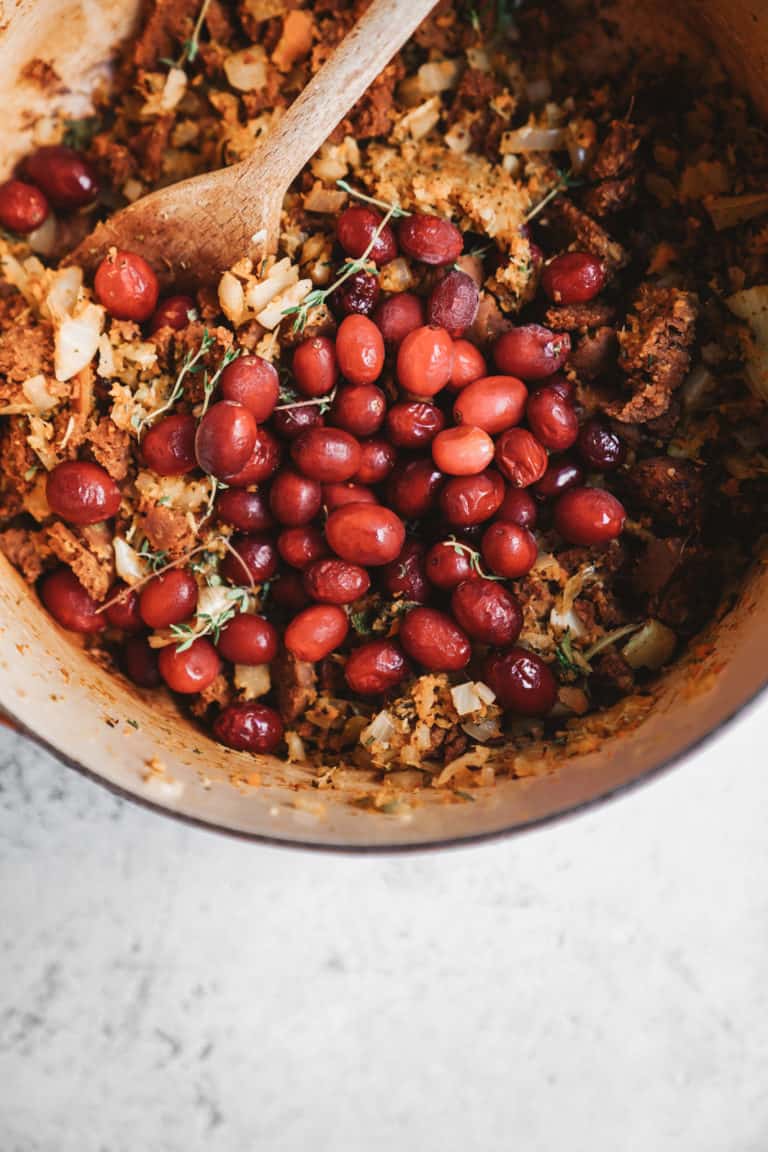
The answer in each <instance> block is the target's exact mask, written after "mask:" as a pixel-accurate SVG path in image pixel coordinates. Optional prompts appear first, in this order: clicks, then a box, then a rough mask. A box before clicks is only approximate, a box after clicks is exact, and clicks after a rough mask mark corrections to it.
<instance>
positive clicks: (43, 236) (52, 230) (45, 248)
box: [27, 213, 56, 256]
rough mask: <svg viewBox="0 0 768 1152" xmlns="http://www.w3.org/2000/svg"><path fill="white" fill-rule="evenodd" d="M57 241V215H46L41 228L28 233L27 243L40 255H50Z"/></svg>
mask: <svg viewBox="0 0 768 1152" xmlns="http://www.w3.org/2000/svg"><path fill="white" fill-rule="evenodd" d="M55 243H56V217H55V216H54V215H53V214H52V213H51V214H50V215H49V216H46V218H45V220H43V222H42V224H41V225H40V227H39V228H35V230H34V232H29V233H27V244H29V246H30V248H31V249H32V251H33V252H37V253H38V254H39V255H40V256H50V254H51V253H52V252H53V248H54V245H55Z"/></svg>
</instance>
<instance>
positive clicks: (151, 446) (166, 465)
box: [141, 412, 197, 476]
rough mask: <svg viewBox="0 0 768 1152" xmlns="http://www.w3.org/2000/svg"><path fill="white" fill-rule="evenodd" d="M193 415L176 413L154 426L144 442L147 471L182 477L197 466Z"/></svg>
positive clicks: (143, 449) (142, 447)
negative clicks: (148, 469)
mask: <svg viewBox="0 0 768 1152" xmlns="http://www.w3.org/2000/svg"><path fill="white" fill-rule="evenodd" d="M196 428H197V424H196V421H195V418H194V416H189V415H182V414H181V413H176V412H173V413H171V415H170V416H164V417H163V418H162V420H158V421H157V423H156V424H153V425H152V426H151V428H150V429H149V431H148V432H147V433H146V435H145V436H144V439H143V440H142V442H141V454H142V456H143V457H144V462H145V463H146V465H147V467H148V468H151V469H152V471H153V472H156V473H157V475H158V476H183V475H185V473H187V472H191V471H192V469H193V468H195V467H196V465H197V461H196V459H195V431H196Z"/></svg>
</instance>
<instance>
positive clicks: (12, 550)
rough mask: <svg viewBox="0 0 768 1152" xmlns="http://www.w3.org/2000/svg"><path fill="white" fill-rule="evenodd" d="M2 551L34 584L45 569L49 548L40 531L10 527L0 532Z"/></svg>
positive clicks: (30, 582)
mask: <svg viewBox="0 0 768 1152" xmlns="http://www.w3.org/2000/svg"><path fill="white" fill-rule="evenodd" d="M0 552H2V553H3V555H4V556H5V557H6V558H7V559H8V560H10V562H11V564H13V565H14V567H16V568H18V569H20V571H21V574H22V576H23V577H24V579H25V580H26V581H27V583H28V584H34V583H35V581H36V580H37V579H38V577H39V576H40V574H41V573H42V571H43V567H44V562H45V558H46V556H47V555H48V552H49V549H48V548H47V546H46V545H45V543H44V541H43V536H42V534H41V533H38V532H29V531H27V529H26V528H8V529H7V531H5V532H0Z"/></svg>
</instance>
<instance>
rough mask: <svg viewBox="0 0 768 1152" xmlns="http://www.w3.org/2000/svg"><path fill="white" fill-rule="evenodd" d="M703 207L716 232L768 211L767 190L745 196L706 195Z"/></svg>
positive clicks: (743, 222) (733, 226)
mask: <svg viewBox="0 0 768 1152" xmlns="http://www.w3.org/2000/svg"><path fill="white" fill-rule="evenodd" d="M704 207H705V208H706V210H707V212H709V215H710V216H711V217H712V223H713V224H714V226H715V230H716V231H717V232H722V231H723V230H724V229H725V228H735V227H736V226H737V225H738V224H745V223H746V221H747V220H754V219H755V218H756V217H757V216H764V215H765V214H766V213H768V192H754V193H751V194H748V195H746V196H708V197H707V198H706V200H705V201H704Z"/></svg>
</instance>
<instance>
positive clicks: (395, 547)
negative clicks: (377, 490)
mask: <svg viewBox="0 0 768 1152" xmlns="http://www.w3.org/2000/svg"><path fill="white" fill-rule="evenodd" d="M325 535H326V538H327V540H328V543H329V544H330V546H331V548H332V549H333V550H334V552H336V553H337V555H339V556H341V558H342V560H349V561H351V563H353V564H363V565H364V566H365V567H372V566H374V565H378V564H388V563H389V561H390V560H394V559H395V557H396V556H397V555H398V554H399V552H400V549H401V548H402V546H403V543H404V541H405V527H404V525H403V522H402V520H400V519H399V517H398V516H396V515H395V513H394V512H392V511H390V509H389V508H382V507H381V505H378V504H345V505H344V507H343V508H337V509H336V510H335V511H334V512H331V514H330V516H329V517H328V521H327V523H326V525H325Z"/></svg>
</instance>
